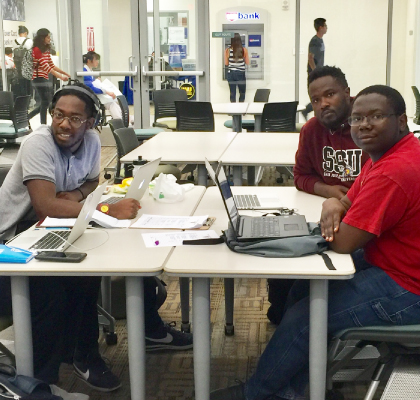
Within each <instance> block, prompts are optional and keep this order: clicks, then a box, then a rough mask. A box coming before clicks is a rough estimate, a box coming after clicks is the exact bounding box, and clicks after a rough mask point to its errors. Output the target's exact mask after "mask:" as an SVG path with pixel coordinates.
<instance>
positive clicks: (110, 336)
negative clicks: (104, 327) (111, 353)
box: [105, 332, 118, 346]
mask: <svg viewBox="0 0 420 400" xmlns="http://www.w3.org/2000/svg"><path fill="white" fill-rule="evenodd" d="M105 342H106V344H107V345H108V346H114V345H116V344H117V342H118V336H117V334H116V333H115V332H108V333H107V334H106V335H105Z"/></svg>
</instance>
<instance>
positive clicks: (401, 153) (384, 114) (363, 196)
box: [210, 85, 420, 400]
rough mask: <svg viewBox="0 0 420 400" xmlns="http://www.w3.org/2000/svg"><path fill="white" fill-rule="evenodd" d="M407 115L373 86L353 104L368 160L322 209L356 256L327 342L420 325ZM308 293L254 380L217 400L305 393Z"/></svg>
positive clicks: (332, 303)
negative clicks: (355, 331)
mask: <svg viewBox="0 0 420 400" xmlns="http://www.w3.org/2000/svg"><path fill="white" fill-rule="evenodd" d="M405 111H406V110H405V103H404V99H403V98H402V96H401V95H400V93H398V92H397V91H396V90H395V89H392V88H390V87H388V86H383V85H376V86H370V87H368V88H366V89H364V90H362V91H361V92H360V93H359V94H358V95H357V96H356V98H355V100H354V104H353V110H352V113H351V117H350V118H349V121H350V124H351V135H352V137H353V140H354V142H355V143H356V144H357V145H358V146H360V148H362V149H363V151H365V152H366V153H368V154H369V156H370V160H368V161H367V162H366V164H365V166H364V167H363V169H362V171H361V173H360V175H359V176H358V178H357V179H356V181H355V182H354V184H353V186H352V187H351V188H350V190H349V191H348V193H347V195H345V196H344V197H342V198H341V199H340V200H339V199H337V198H334V197H333V198H330V199H328V200H326V201H325V202H324V204H323V207H322V214H321V232H322V234H323V236H324V237H325V238H326V240H328V241H329V242H330V247H331V249H332V250H335V251H337V252H339V253H347V254H350V253H352V254H354V257H353V259H354V263H355V267H356V273H355V275H354V278H353V279H349V280H343V281H331V283H330V287H329V294H328V337H334V335H335V334H336V333H337V332H339V331H341V330H343V329H348V328H353V327H360V326H398V325H411V324H419V323H420V309H419V304H420V270H419V268H418V263H419V259H420V224H419V223H418V221H419V219H420V202H419V198H420V180H419V179H418V177H419V176H420V164H419V162H418V160H419V157H420V144H419V141H418V140H417V139H416V138H415V137H414V135H413V134H412V133H409V131H408V127H407V116H406V114H405ZM407 233H409V234H407ZM359 249H360V250H359ZM308 294H309V285H308V282H307V281H296V283H295V285H294V286H293V288H292V290H291V292H290V295H289V299H288V309H287V311H286V314H285V316H284V317H283V319H282V321H281V323H280V325H279V326H278V327H277V329H276V332H275V333H274V335H273V337H272V338H271V340H270V342H269V343H268V345H267V347H266V348H265V350H264V352H263V354H262V355H261V358H260V360H259V363H258V366H257V370H256V372H255V373H254V375H253V376H252V377H251V378H250V379H249V380H248V382H247V383H245V384H241V385H237V386H234V387H230V388H227V389H222V390H218V391H216V392H213V393H212V394H211V395H210V399H211V400H219V399H229V400H245V399H246V400H256V399H258V400H263V399H272V398H275V399H279V400H280V399H289V400H292V399H296V398H298V397H299V396H301V395H303V391H304V388H305V386H306V384H307V383H308V378H309V375H308V363H309V297H308Z"/></svg>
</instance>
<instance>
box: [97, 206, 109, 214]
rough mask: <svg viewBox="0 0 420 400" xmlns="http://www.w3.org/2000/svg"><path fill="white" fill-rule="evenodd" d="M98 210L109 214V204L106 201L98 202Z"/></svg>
mask: <svg viewBox="0 0 420 400" xmlns="http://www.w3.org/2000/svg"><path fill="white" fill-rule="evenodd" d="M99 211H100V212H103V213H104V214H108V215H109V205H108V204H106V203H100V204H99Z"/></svg>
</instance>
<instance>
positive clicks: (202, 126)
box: [175, 101, 214, 132]
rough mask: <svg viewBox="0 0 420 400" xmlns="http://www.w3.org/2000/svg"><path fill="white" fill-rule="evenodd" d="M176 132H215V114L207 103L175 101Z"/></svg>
mask: <svg viewBox="0 0 420 400" xmlns="http://www.w3.org/2000/svg"><path fill="white" fill-rule="evenodd" d="M175 109H176V130H177V131H192V132H194V131H198V132H214V114H213V108H212V106H211V103H209V102H207V101H175Z"/></svg>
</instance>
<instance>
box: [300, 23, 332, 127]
mask: <svg viewBox="0 0 420 400" xmlns="http://www.w3.org/2000/svg"><path fill="white" fill-rule="evenodd" d="M314 28H315V30H316V35H315V36H314V37H313V38H312V39H311V41H310V42H309V49H308V66H307V71H308V75H309V74H310V73H311V72H312V71H313V70H314V69H315V68H317V67H323V66H324V54H325V46H324V40H323V39H322V37H323V36H324V35H325V34H326V33H327V20H326V19H325V18H316V19H315V20H314ZM311 111H313V109H312V104H311V103H309V104H308V105H307V106H306V109H305V110H304V111H302V115H303V116H304V117H305V119H306V118H307V116H308V114H309V113H310V112H311Z"/></svg>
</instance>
